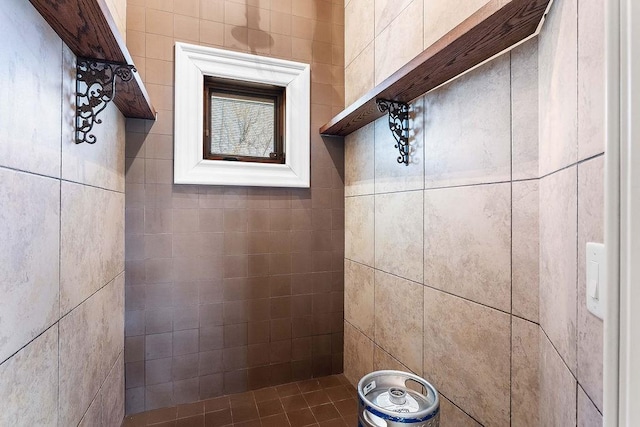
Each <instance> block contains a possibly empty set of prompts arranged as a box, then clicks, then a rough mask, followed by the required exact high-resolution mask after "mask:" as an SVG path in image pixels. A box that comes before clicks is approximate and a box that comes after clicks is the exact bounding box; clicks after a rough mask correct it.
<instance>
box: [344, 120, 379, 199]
mask: <svg viewBox="0 0 640 427" xmlns="http://www.w3.org/2000/svg"><path fill="white" fill-rule="evenodd" d="M373 130H374V124H373V123H371V124H368V125H367V126H364V127H362V128H360V129H358V130H357V131H355V132H353V133H351V134H349V135H348V136H346V137H345V143H344V157H345V162H344V163H345V168H344V169H345V170H344V175H345V177H344V194H345V196H357V195H363V194H373V189H374V182H373V179H374V144H375V141H374V131H373Z"/></svg>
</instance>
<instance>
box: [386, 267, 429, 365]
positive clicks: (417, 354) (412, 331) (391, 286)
mask: <svg viewBox="0 0 640 427" xmlns="http://www.w3.org/2000/svg"><path fill="white" fill-rule="evenodd" d="M375 288H376V289H375V307H376V310H375V341H376V344H377V345H379V346H380V347H382V348H383V349H384V350H385V351H386V352H388V353H389V354H391V355H392V356H393V357H395V358H396V359H398V360H399V361H400V362H401V363H403V364H404V365H406V366H407V367H408V368H409V369H411V370H412V371H413V372H420V370H421V366H422V338H423V310H422V305H421V304H420V301H421V300H422V298H423V288H424V287H423V286H422V285H421V284H419V283H415V282H411V281H409V280H404V279H402V278H400V277H396V276H392V275H390V274H387V273H383V272H381V271H377V270H376V272H375Z"/></svg>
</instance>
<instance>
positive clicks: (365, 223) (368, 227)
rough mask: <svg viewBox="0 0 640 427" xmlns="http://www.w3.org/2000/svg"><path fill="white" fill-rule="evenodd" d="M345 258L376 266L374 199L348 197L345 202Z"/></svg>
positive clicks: (371, 197)
mask: <svg viewBox="0 0 640 427" xmlns="http://www.w3.org/2000/svg"><path fill="white" fill-rule="evenodd" d="M344 216H345V218H344V230H345V236H344V256H345V257H346V258H348V259H351V260H353V261H357V262H360V263H363V264H366V265H369V266H373V265H374V243H373V239H374V198H373V196H357V197H347V198H346V199H345V201H344Z"/></svg>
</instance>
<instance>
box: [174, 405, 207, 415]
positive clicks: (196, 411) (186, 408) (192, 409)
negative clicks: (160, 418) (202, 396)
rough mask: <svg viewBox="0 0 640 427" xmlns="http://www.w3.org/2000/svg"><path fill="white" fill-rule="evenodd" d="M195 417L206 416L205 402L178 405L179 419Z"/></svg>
mask: <svg viewBox="0 0 640 427" xmlns="http://www.w3.org/2000/svg"><path fill="white" fill-rule="evenodd" d="M194 415H204V402H196V403H187V404H185V405H178V415H177V417H178V418H187V417H192V416H194Z"/></svg>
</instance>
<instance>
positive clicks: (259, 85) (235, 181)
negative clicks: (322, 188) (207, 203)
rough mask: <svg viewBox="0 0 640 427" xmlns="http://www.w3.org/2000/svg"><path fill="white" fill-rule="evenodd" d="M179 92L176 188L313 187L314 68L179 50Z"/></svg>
mask: <svg viewBox="0 0 640 427" xmlns="http://www.w3.org/2000/svg"><path fill="white" fill-rule="evenodd" d="M174 90H175V92H174V94H175V104H174V157H173V164H174V169H173V182H174V183H176V184H197V185H238V186H263V187H300V188H308V187H309V183H310V176H311V168H310V157H311V156H310V154H311V132H310V130H311V129H310V128H311V104H310V94H311V67H310V66H309V64H303V63H300V62H294V61H285V60H282V59H278V58H269V57H264V56H258V55H252V54H248V53H243V52H234V51H228V50H223V49H215V48H211V47H207V46H198V45H192V44H187V43H176V45H175V86H174ZM207 104H208V107H207ZM207 109H208V110H209V113H206V111H207ZM222 111H223V112H222ZM221 112H222V113H221ZM243 117H245V118H246V119H247V120H245V122H246V123H245V124H244V125H242V121H243V120H244V119H243ZM225 124H226V125H227V126H226V128H225ZM249 140H251V141H252V142H251V143H249V142H247V141H249ZM233 141H235V143H233V144H232V142H233ZM242 141H244V142H242ZM272 153H273V154H272ZM230 160H236V161H230Z"/></svg>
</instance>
